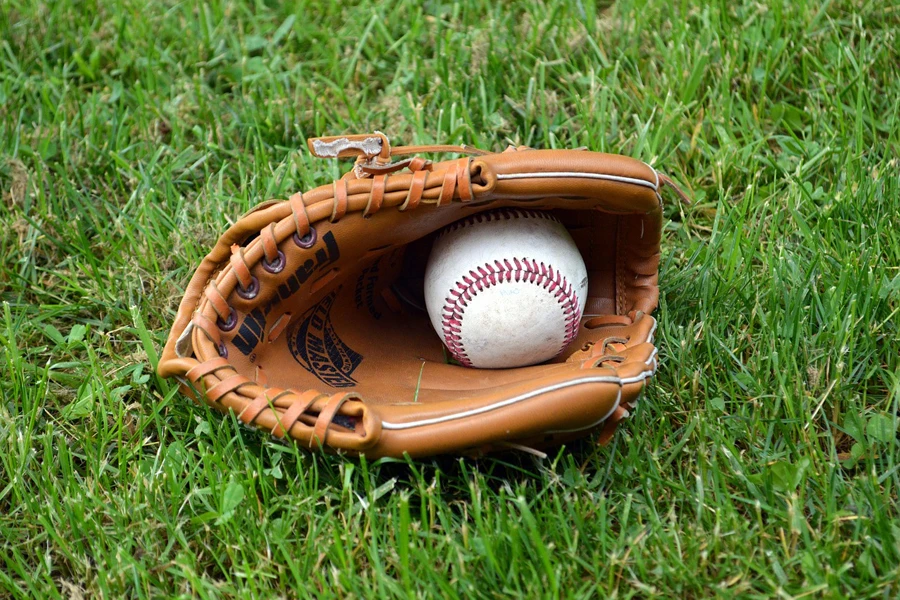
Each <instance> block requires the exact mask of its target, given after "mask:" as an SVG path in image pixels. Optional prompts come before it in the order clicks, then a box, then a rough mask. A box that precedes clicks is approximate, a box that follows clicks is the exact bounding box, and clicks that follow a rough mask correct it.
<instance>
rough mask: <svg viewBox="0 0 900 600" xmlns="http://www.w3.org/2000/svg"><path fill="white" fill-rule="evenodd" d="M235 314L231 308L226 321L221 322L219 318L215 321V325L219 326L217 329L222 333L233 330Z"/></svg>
mask: <svg viewBox="0 0 900 600" xmlns="http://www.w3.org/2000/svg"><path fill="white" fill-rule="evenodd" d="M237 321H238V319H237V312H236V311H235V310H234V309H233V308H232V309H231V312H230V313H229V314H228V319H227V320H225V321H223V320H222V319H221V318H218V319H216V325H218V326H219V329H220V330H222V331H231V330H232V329H234V327H235V325H237Z"/></svg>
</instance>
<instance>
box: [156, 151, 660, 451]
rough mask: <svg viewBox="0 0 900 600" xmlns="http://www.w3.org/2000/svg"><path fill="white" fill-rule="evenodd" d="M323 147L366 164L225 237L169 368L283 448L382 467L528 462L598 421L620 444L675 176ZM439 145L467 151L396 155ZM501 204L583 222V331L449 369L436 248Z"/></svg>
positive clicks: (192, 288) (634, 394) (164, 367)
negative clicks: (503, 358)
mask: <svg viewBox="0 0 900 600" xmlns="http://www.w3.org/2000/svg"><path fill="white" fill-rule="evenodd" d="M309 146H310V150H311V151H312V152H313V154H315V155H317V156H319V157H352V156H355V157H357V160H356V164H355V165H354V168H353V170H352V171H351V172H349V173H347V174H346V175H344V177H342V178H341V179H340V180H338V181H335V182H332V183H329V184H327V185H323V186H321V187H318V188H315V189H313V190H310V191H308V192H305V193H302V194H300V193H297V194H294V195H293V196H291V198H290V199H288V200H284V201H270V202H264V203H263V204H261V205H259V206H257V207H256V208H255V209H253V210H252V211H250V212H249V213H247V214H246V215H244V216H243V217H241V218H240V219H239V220H238V221H237V223H235V224H234V225H233V226H231V227H230V228H229V229H228V230H227V231H226V232H225V234H224V235H223V236H222V237H221V238H220V239H219V241H218V243H217V244H216V246H215V248H213V250H212V252H210V253H209V255H208V256H207V257H206V258H205V259H204V260H203V262H202V263H201V265H200V268H199V269H198V270H197V272H196V273H195V274H194V276H193V278H192V279H191V282H190V284H189V286H188V289H187V293H186V294H185V297H184V299H183V300H182V302H181V306H180V307H179V309H178V315H177V317H176V319H175V324H174V325H173V327H172V331H171V333H170V335H169V339H168V341H167V342H166V347H165V349H164V351H163V355H162V359H161V361H160V364H159V373H160V374H161V375H162V376H164V377H177V378H178V379H179V380H180V381H181V383H182V388H183V390H184V391H185V393H187V394H188V395H190V396H191V397H193V398H197V397H202V398H203V399H204V400H205V401H206V402H207V403H209V404H210V405H211V406H213V407H215V408H217V409H218V410H221V411H223V412H225V411H228V410H233V411H234V412H235V414H236V415H237V416H238V418H239V419H240V420H241V421H243V422H244V423H246V424H248V425H252V426H254V427H259V428H262V429H265V430H267V431H269V432H271V433H272V434H273V435H275V436H276V437H279V438H285V437H288V436H289V437H291V438H293V439H295V440H296V441H298V442H299V443H300V444H302V445H303V446H305V447H309V448H324V449H326V450H330V451H343V452H346V453H348V454H364V455H366V456H367V457H380V456H402V455H404V454H409V455H410V456H412V457H423V456H429V455H434V454H440V453H459V454H481V453H484V452H489V451H495V450H499V449H506V448H518V449H523V450H529V449H534V448H540V447H545V446H550V445H556V444H559V443H561V442H565V441H567V440H572V439H574V438H577V437H581V436H584V435H586V434H589V433H591V432H593V431H595V430H598V429H599V430H600V440H601V442H606V441H607V440H608V439H609V438H610V436H611V435H612V434H613V432H614V430H615V427H616V424H617V423H618V422H619V421H620V420H621V419H623V418H624V417H627V416H628V414H629V412H630V411H631V410H633V408H634V406H635V403H636V401H637V399H638V396H639V395H640V392H641V390H642V389H643V387H644V385H645V383H646V382H647V380H648V379H649V378H650V376H651V375H652V374H653V372H654V370H655V369H656V348H655V347H654V346H653V332H654V330H655V328H656V321H655V320H654V319H653V317H651V316H650V313H651V312H652V311H653V309H654V308H655V307H656V304H657V300H658V297H659V289H658V287H657V269H658V265H659V247H660V235H661V228H662V212H661V209H660V196H659V190H660V188H661V186H662V185H663V184H669V185H671V182H670V181H669V180H668V179H667V178H665V176H663V175H661V174H659V173H657V172H656V171H654V170H653V169H652V168H650V167H649V166H647V165H646V164H644V163H642V162H640V161H637V160H634V159H632V158H627V157H623V156H615V155H610V154H601V153H597V152H588V151H585V150H532V149H529V148H509V149H508V150H507V151H506V152H502V153H487V152H482V151H478V150H473V149H470V148H467V147H455V146H423V147H405V148H394V149H392V148H391V146H390V144H389V142H388V140H387V138H386V137H385V136H384V135H383V134H372V135H356V136H346V137H333V138H316V139H312V140H310V142H309ZM435 152H454V153H460V154H469V155H470V156H469V157H467V158H461V159H458V160H450V161H446V162H435V163H432V162H430V161H428V160H425V159H424V158H421V157H419V156H416V157H415V158H411V159H405V160H399V161H395V160H394V159H393V158H392V157H394V156H400V155H410V154H414V155H415V154H428V153H435ZM503 207H527V208H529V209H540V210H551V211H554V215H555V216H557V217H558V218H559V220H560V221H561V222H562V223H563V224H564V225H566V227H567V228H568V229H569V231H570V233H571V234H572V237H573V239H574V240H575V242H576V245H577V246H578V248H579V250H580V251H581V253H582V255H583V257H584V259H585V263H586V266H587V269H588V278H589V284H588V300H587V303H586V307H585V314H584V317H583V318H582V320H581V327H580V329H579V331H578V334H577V336H576V338H575V339H574V341H573V342H572V343H571V344H569V346H568V347H567V348H566V349H565V350H564V351H563V353H562V354H561V355H560V356H558V357H557V358H556V359H554V360H552V361H550V362H549V363H545V364H541V365H537V366H531V367H522V368H515V369H497V370H479V369H472V368H467V367H463V366H459V365H455V364H448V361H447V360H446V359H445V352H444V348H443V346H442V343H441V341H440V339H439V338H438V336H437V334H436V333H435V332H434V330H433V329H432V327H431V324H430V322H429V319H428V316H427V314H426V313H425V311H424V310H423V309H422V307H423V306H424V303H423V302H422V276H423V272H424V266H425V261H426V259H427V256H428V252H429V249H430V245H431V242H432V240H433V238H434V234H435V232H437V231H438V230H440V229H441V228H443V227H444V226H445V225H447V224H449V223H452V222H453V221H456V220H458V219H460V218H463V217H466V216H468V215H471V214H474V213H478V212H481V211H485V210H491V209H497V208H503Z"/></svg>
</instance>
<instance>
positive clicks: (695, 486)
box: [0, 0, 900, 598]
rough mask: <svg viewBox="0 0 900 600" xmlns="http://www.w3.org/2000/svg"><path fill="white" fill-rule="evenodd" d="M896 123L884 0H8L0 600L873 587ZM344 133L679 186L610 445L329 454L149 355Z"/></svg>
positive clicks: (889, 362) (896, 356) (889, 428)
mask: <svg viewBox="0 0 900 600" xmlns="http://www.w3.org/2000/svg"><path fill="white" fill-rule="evenodd" d="M898 115H900V10H898V8H897V6H896V5H894V4H893V3H890V2H888V3H885V2H875V1H872V2H867V1H862V0H858V1H848V0H835V1H833V2H823V3H818V2H811V1H808V0H797V1H794V2H771V3H756V2H739V3H732V2H711V3H707V2H693V1H691V2H688V1H682V2H676V3H669V2H661V1H660V2H644V1H640V0H620V1H619V2H616V3H615V5H613V6H612V7H611V8H605V7H604V8H602V9H601V8H597V7H596V6H595V5H594V4H593V3H589V2H583V1H571V2H540V1H537V0H525V1H523V2H517V3H497V2H488V1H487V0H472V1H471V2H464V3H456V4H451V3H448V2H426V3H421V2H418V1H413V0H394V1H392V2H384V3H379V4H369V3H365V2H359V3H356V2H353V3H347V2H341V3H338V2H313V1H303V0H296V1H294V2H287V3H274V2H271V3H270V2H264V1H263V0H258V1H256V2H249V1H247V2H225V1H224V0H211V1H210V2H207V3H202V4H201V3H197V2H194V1H192V0H187V1H184V2H173V1H165V2H151V3H145V2H137V1H134V0H114V1H112V0H111V1H109V2H101V1H99V0H93V1H92V0H86V1H83V2H76V1H75V0H60V1H58V2H47V3H41V2H36V1H28V0H7V1H5V2H4V3H3V4H2V6H0V117H2V118H0V190H2V200H0V222H2V224H3V227H2V231H3V233H2V236H0V258H2V260H0V301H2V304H0V395H2V403H0V596H4V597H5V596H8V597H14V598H29V597H48V598H52V597H72V598H78V597H82V596H87V597H96V596H100V597H111V598H113V597H122V596H125V597H151V596H156V597H171V596H184V597H194V596H196V597H219V596H244V597H258V596H263V597H264V596H286V597H313V596H315V597H323V598H324V597H360V598H369V597H442V596H447V597H466V598H469V597H481V598H490V597H508V596H522V597H535V596H539V597H560V596H565V597H605V596H613V595H614V596H616V597H623V598H627V597H641V598H643V597H651V596H661V597H671V598H686V597H687V598H692V597H709V596H721V597H760V598H772V597H784V598H788V597H856V598H874V597H896V596H898V595H900V583H898V582H900V568H898V566H897V565H898V564H900V520H898V516H900V503H898V484H900V478H898V468H900V445H898V438H897V434H896V431H897V421H898V416H897V415H898V412H897V409H898V401H900V352H898V350H900V332H898V313H900V227H898V224H900V217H898V215H900V164H898V161H900V158H898V156H900V152H898V151H900V116H898ZM372 129H381V130H384V131H386V132H387V133H388V134H390V135H391V136H392V139H393V140H394V141H395V143H428V142H440V143H444V142H446V143H470V144H473V145H476V146H479V147H485V148H498V149H499V148H503V147H505V145H506V144H507V143H510V142H513V143H521V144H528V145H532V146H539V147H574V146H588V147H590V148H592V149H594V150H603V151H610V152H618V153H623V154H628V155H631V156H635V157H638V158H641V159H643V160H645V161H648V162H650V163H652V164H654V165H656V166H657V167H659V168H660V169H662V170H664V171H665V172H667V173H668V174H670V175H672V176H673V177H675V178H676V179H677V180H679V181H680V182H682V183H683V184H684V185H685V186H686V187H687V188H689V190H690V192H691V194H692V195H693V197H694V199H695V201H694V203H693V204H692V205H689V206H687V205H681V204H679V203H678V202H676V201H675V199H674V198H672V197H669V198H667V205H666V212H665V214H666V217H667V221H666V229H665V239H664V248H663V251H664V254H663V264H662V269H661V284H662V297H661V305H660V308H659V310H658V312H657V316H658V318H659V321H660V328H659V332H658V342H659V345H660V347H661V350H660V355H661V358H662V366H661V369H660V372H659V374H658V376H657V377H656V379H655V381H654V383H653V384H652V386H651V388H650V389H649V391H648V392H647V394H646V395H645V397H644V402H643V403H642V405H641V407H640V409H639V410H638V411H637V414H636V415H635V416H634V418H632V419H631V420H630V421H629V422H628V423H627V424H626V425H625V427H623V428H622V429H620V432H619V434H618V435H617V437H616V439H615V441H614V443H613V444H612V445H610V446H609V447H606V448H599V447H596V446H595V445H594V444H593V443H591V442H590V441H586V442H584V443H579V444H576V445H573V446H571V447H569V448H565V449H563V450H562V451H560V452H558V453H554V454H552V455H551V457H550V458H548V459H546V460H543V461H541V460H538V459H534V458H532V457H529V456H519V455H509V456H499V457H493V458H486V459H482V460H477V461H475V460H455V459H452V458H442V459H438V460H434V461H424V462H419V463H405V462H396V461H388V460H385V461H378V462H367V461H365V460H360V461H355V460H343V459H341V458H338V457H330V456H321V455H310V454H306V453H303V452H301V451H298V450H297V449H296V448H294V447H291V446H283V445H280V444H277V443H274V442H272V441H271V440H269V439H267V438H265V437H263V436H260V435H255V434H253V433H251V432H248V431H247V430H245V429H242V428H240V427H239V426H238V425H237V423H236V421H235V419H234V418H224V419H223V418H221V417H220V416H218V415H217V414H213V413H212V412H210V411H209V410H207V409H206V408H204V407H201V406H196V405H194V404H192V403H190V402H189V401H188V400H186V399H185V398H184V397H183V396H181V395H180V394H179V393H178V391H177V390H176V389H175V388H174V387H173V386H172V385H171V384H170V383H168V382H166V381H161V380H159V379H157V377H156V376H155V374H154V370H153V367H154V366H155V362H156V356H157V352H158V351H159V348H160V347H161V345H162V343H163V341H164V339H165V336H166V333H167V331H168V327H169V325H170V323H171V320H172V318H173V315H174V311H175V308H176V306H177V301H178V299H179V297H180V294H181V293H182V291H183V288H184V286H185V284H186V282H187V280H188V278H189V276H190V274H191V273H192V271H193V269H194V268H195V266H196V265H197V264H198V263H199V260H200V259H201V257H202V256H203V255H204V254H205V252H206V251H207V250H208V249H209V248H210V247H211V245H212V244H213V242H214V240H215V238H216V237H217V234H218V233H219V232H221V231H222V230H223V229H224V228H225V226H226V225H227V224H228V223H230V222H232V221H233V220H234V219H235V218H237V217H238V216H239V215H240V214H242V213H243V212H245V211H246V210H247V209H249V208H250V207H251V206H253V205H255V204H257V203H258V202H260V201H263V200H265V199H268V198H272V197H280V198H284V197H287V196H288V195H289V194H290V193H292V192H293V191H296V190H302V189H307V188H310V187H313V186H315V185H318V184H321V182H322V181H328V180H330V179H331V178H332V177H333V176H335V175H337V174H338V173H339V171H340V169H341V168H345V167H346V165H340V166H338V165H335V164H332V163H331V162H327V161H320V160H315V159H312V158H310V157H309V156H308V154H307V153H306V152H305V150H303V148H304V147H305V145H304V141H305V138H306V137H308V136H311V135H319V134H336V133H343V132H367V131H370V130H372Z"/></svg>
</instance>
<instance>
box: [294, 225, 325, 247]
mask: <svg viewBox="0 0 900 600" xmlns="http://www.w3.org/2000/svg"><path fill="white" fill-rule="evenodd" d="M318 237H319V236H318V235H317V234H316V228H315V227H310V228H309V231H307V232H306V235H304V236H303V237H300V236H299V235H297V234H296V233H295V234H294V237H293V240H294V243H295V244H297V245H298V246H300V247H301V248H304V249H306V248H312V247H313V246H315V245H316V240H317V239H318Z"/></svg>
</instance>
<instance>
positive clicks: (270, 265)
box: [262, 250, 287, 274]
mask: <svg viewBox="0 0 900 600" xmlns="http://www.w3.org/2000/svg"><path fill="white" fill-rule="evenodd" d="M285 264H287V259H286V258H285V257H284V252H282V251H281V250H279V251H278V257H277V258H276V259H275V260H273V261H272V262H269V261H268V260H266V259H265V258H264V259H263V261H262V266H263V269H265V270H266V271H268V272H269V273H272V274H275V273H281V272H282V271H284V265H285Z"/></svg>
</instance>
